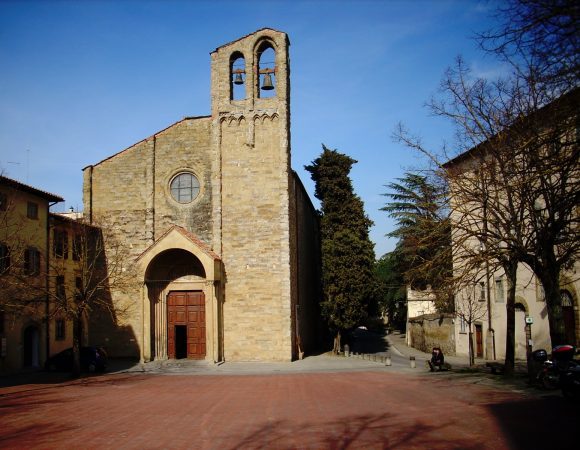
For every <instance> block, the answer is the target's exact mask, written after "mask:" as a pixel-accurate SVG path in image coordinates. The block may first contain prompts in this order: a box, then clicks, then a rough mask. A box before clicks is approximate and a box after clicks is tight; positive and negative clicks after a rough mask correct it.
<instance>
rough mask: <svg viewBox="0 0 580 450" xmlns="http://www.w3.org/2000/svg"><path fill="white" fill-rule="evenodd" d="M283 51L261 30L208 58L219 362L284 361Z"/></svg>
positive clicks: (288, 300) (287, 299) (286, 171)
mask: <svg viewBox="0 0 580 450" xmlns="http://www.w3.org/2000/svg"><path fill="white" fill-rule="evenodd" d="M288 46H289V42H288V37H287V35H286V34H285V33H283V32H279V31H276V30H272V29H269V28H265V29H262V30H259V31H257V32H255V33H252V34H251V35H248V36H246V37H243V38H241V39H238V40H236V41H234V42H231V43H229V44H226V45H223V46H221V47H219V48H217V49H216V50H215V51H214V52H212V53H211V99H212V118H211V120H212V130H213V131H212V133H213V134H212V143H213V144H212V145H213V146H214V153H213V155H214V156H213V162H212V165H213V169H212V174H213V177H212V196H213V200H212V204H213V211H212V216H213V242H212V247H213V248H214V249H215V250H216V251H217V252H218V253H219V254H220V256H221V258H222V261H223V264H224V271H225V274H224V275H225V280H224V281H225V285H224V298H225V299H226V300H225V302H224V303H223V305H222V308H221V312H220V313H221V316H222V317H221V318H222V320H223V329H226V330H229V332H228V333H226V334H225V335H224V336H223V344H224V357H225V358H226V360H227V359H230V360H231V359H236V360H240V359H242V360H243V359H248V360H251V359H255V358H256V356H255V355H257V354H261V355H270V358H271V359H278V360H290V359H291V358H292V356H293V355H292V352H293V350H292V349H293V343H294V340H295V335H294V330H295V327H294V320H295V318H294V307H293V300H292V297H293V288H292V279H293V274H292V273H291V272H292V270H291V264H292V261H291V259H292V254H291V240H292V239H291V233H292V230H291V223H292V221H291V211H290V209H291V208H290V198H289V195H290V192H289V190H290V179H289V177H290V171H291V169H290V82H289V80H290V78H289V75H290V68H289V56H288ZM263 87H266V88H267V89H266V90H264V89H263ZM268 88H269V89H268ZM270 358H269V359H270Z"/></svg>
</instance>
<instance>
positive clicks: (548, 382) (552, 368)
mask: <svg viewBox="0 0 580 450" xmlns="http://www.w3.org/2000/svg"><path fill="white" fill-rule="evenodd" d="M575 351H576V349H575V348H574V346H572V345H557V346H556V347H554V348H553V349H552V359H547V355H546V352H545V351H544V350H539V351H538V355H539V357H540V359H544V357H545V359H544V361H543V364H542V368H541V370H540V371H539V373H538V376H537V379H538V382H539V383H540V385H542V386H543V387H544V388H546V389H549V390H553V389H557V388H558V387H560V379H561V377H562V374H564V373H567V372H568V370H570V369H572V368H574V367H577V366H578V363H577V362H575V361H574V360H573V358H574V353H575ZM541 352H543V353H541ZM534 353H536V352H534ZM544 355H545V356H544Z"/></svg>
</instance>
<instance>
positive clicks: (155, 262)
mask: <svg viewBox="0 0 580 450" xmlns="http://www.w3.org/2000/svg"><path fill="white" fill-rule="evenodd" d="M137 267H138V270H139V272H140V273H141V274H142V275H141V276H142V277H143V278H142V279H143V289H142V291H141V292H142V297H141V298H142V316H141V317H142V325H143V328H142V331H141V339H142V345H141V349H142V351H141V360H142V361H144V362H146V361H151V360H153V359H167V358H168V352H167V346H168V342H167V341H168V333H167V323H168V321H167V296H168V294H169V292H173V291H176V292H179V291H196V292H202V293H203V301H204V316H205V325H206V326H205V334H206V346H207V347H206V354H205V355H206V356H205V359H206V360H210V361H211V360H213V361H214V362H217V361H219V360H220V359H221V355H222V351H223V350H222V348H223V321H222V319H221V318H222V316H223V312H222V308H223V306H222V299H223V290H224V287H223V280H222V278H223V264H222V261H221V259H220V257H219V256H218V255H217V254H216V253H215V252H214V251H213V250H212V249H211V248H209V247H208V245H207V244H205V243H204V242H203V241H201V240H200V239H199V238H197V237H196V236H195V235H194V234H192V233H191V232H189V231H187V230H185V229H184V228H182V227H179V226H177V225H174V226H172V227H171V228H169V229H168V230H167V231H166V232H165V233H164V234H163V235H162V236H161V237H160V238H159V239H158V240H157V241H155V242H154V243H153V244H152V245H151V246H150V247H149V248H148V249H147V250H145V252H143V253H142V254H141V255H140V256H139V258H137ZM180 332H183V330H180Z"/></svg>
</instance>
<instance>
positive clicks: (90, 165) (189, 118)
mask: <svg viewBox="0 0 580 450" xmlns="http://www.w3.org/2000/svg"><path fill="white" fill-rule="evenodd" d="M209 118H211V116H192V117H184V118H183V119H181V120H178V121H177V122H174V123H172V124H171V125H168V126H167V127H165V128H163V129H162V130H159V131H157V132H156V133H153V134H152V135H151V136H149V137H146V138H144V139H141V140H140V141H137V142H135V143H134V144H131V145H130V146H129V147H127V148H124V149H123V150H121V151H118V152H117V153H114V154H112V155H111V156H107V157H106V158H105V159H102V160H101V161H99V162H97V163H95V164H89V165H88V166H85V167H83V169H82V170H85V169H86V168H87V167H94V166H98V165H99V164H101V163H103V162H105V161H108V160H109V159H112V158H114V157H115V156H118V155H120V154H121V153H124V152H126V151H127V150H131V149H132V148H133V147H135V146H136V145H139V144H141V143H142V142H145V141H148V140H149V139H151V138H153V137H156V136H158V135H159V134H161V133H164V132H165V131H167V130H169V129H171V128H173V127H174V126H176V125H179V124H180V123H182V122H185V121H186V120H196V119H209Z"/></svg>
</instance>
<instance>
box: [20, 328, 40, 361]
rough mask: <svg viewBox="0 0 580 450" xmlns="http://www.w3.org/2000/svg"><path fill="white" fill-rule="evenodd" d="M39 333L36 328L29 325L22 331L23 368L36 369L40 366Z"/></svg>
mask: <svg viewBox="0 0 580 450" xmlns="http://www.w3.org/2000/svg"><path fill="white" fill-rule="evenodd" d="M39 354H40V332H39V331H38V327H37V326H35V325H30V326H28V327H26V329H25V330H24V355H23V361H22V365H23V366H24V367H38V366H39V365H40V357H39Z"/></svg>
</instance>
